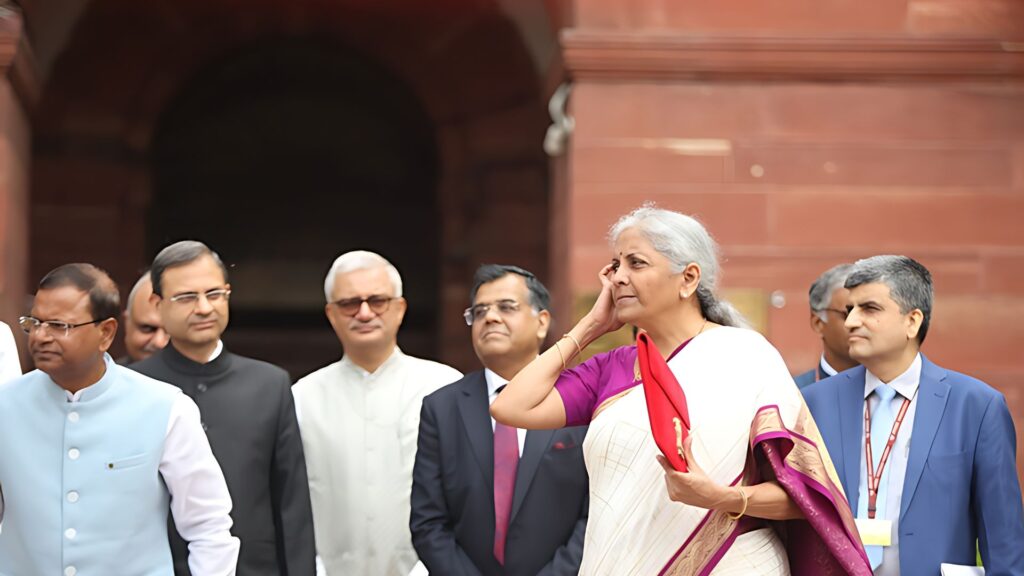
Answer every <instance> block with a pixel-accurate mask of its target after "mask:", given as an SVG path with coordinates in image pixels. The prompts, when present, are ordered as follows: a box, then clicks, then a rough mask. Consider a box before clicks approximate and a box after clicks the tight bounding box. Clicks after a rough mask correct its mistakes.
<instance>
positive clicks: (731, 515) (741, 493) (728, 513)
mask: <svg viewBox="0 0 1024 576" xmlns="http://www.w3.org/2000/svg"><path fill="white" fill-rule="evenodd" d="M736 489H737V490H739V492H740V498H743V508H742V509H741V510H740V512H739V514H736V515H735V516H734V515H733V514H732V513H731V512H726V513H725V515H726V516H728V517H729V519H730V520H739V519H740V518H742V517H743V515H744V514H746V513H747V493H746V492H744V491H743V487H742V486H737V487H736Z"/></svg>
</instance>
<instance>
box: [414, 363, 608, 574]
mask: <svg viewBox="0 0 1024 576" xmlns="http://www.w3.org/2000/svg"><path fill="white" fill-rule="evenodd" d="M489 406H490V404H489V402H488V398H487V381H486V379H485V377H484V373H483V372H473V373H472V374H468V375H466V377H464V378H463V379H462V380H458V381H457V382H454V383H452V384H449V385H448V386H445V387H444V388H441V389H440V390H438V391H437V392H434V393H433V394H431V395H429V396H427V397H426V398H424V399H423V409H422V411H421V414H420V433H419V446H418V448H417V450H416V465H415V468H414V469H413V485H412V514H411V519H410V529H411V531H412V543H413V546H414V547H415V548H416V553H417V554H418V555H419V558H420V560H421V561H422V562H423V564H424V565H425V566H426V567H427V569H428V570H429V571H430V573H431V574H443V575H445V576H478V575H488V576H490V575H504V576H535V575H544V576H556V575H562V576H569V575H573V576H575V574H577V573H578V572H579V570H580V561H581V560H582V558H583V535H584V533H585V532H586V526H587V513H588V511H589V510H588V506H589V503H590V500H589V483H588V481H587V470H586V466H585V465H584V463H583V439H584V436H585V435H586V432H587V429H586V427H575V428H562V429H559V430H530V431H529V432H527V433H526V441H525V443H524V446H523V455H522V457H521V458H520V460H519V467H518V469H517V471H516V484H515V490H514V493H513V498H512V517H511V519H510V521H509V526H508V536H507V538H506V545H505V565H504V566H502V565H501V564H499V563H498V561H497V560H496V559H495V557H494V431H493V429H492V427H491V413H490V411H489Z"/></svg>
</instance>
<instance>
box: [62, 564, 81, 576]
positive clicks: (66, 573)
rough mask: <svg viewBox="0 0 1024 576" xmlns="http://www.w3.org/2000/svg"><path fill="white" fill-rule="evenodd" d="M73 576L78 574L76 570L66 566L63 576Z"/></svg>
mask: <svg viewBox="0 0 1024 576" xmlns="http://www.w3.org/2000/svg"><path fill="white" fill-rule="evenodd" d="M75 574H78V569H77V568H75V567H74V566H68V567H67V568H65V569H64V576H75Z"/></svg>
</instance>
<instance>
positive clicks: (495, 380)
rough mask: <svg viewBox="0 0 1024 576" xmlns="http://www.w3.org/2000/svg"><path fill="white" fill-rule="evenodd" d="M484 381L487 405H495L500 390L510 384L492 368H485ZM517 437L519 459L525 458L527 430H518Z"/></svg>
mask: <svg viewBox="0 0 1024 576" xmlns="http://www.w3.org/2000/svg"><path fill="white" fill-rule="evenodd" d="M484 379H486V380H487V404H488V405H491V404H494V400H495V399H497V398H498V388H501V387H502V386H504V385H505V384H508V380H505V379H504V378H502V377H501V376H498V375H497V374H496V373H494V372H491V369H490V368H484ZM494 425H495V422H494V418H493V417H492V418H491V431H492V432H493V431H494ZM516 435H517V436H518V438H519V457H520V458H522V457H523V445H524V443H525V442H526V430H524V429H522V428H516Z"/></svg>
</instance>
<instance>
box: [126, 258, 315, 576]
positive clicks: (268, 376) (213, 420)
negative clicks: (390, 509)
mask: <svg viewBox="0 0 1024 576" xmlns="http://www.w3.org/2000/svg"><path fill="white" fill-rule="evenodd" d="M150 273H151V275H152V280H153V296H152V298H153V300H154V302H155V303H156V306H157V309H158V310H159V311H160V317H161V320H162V322H163V326H164V329H165V330H167V333H168V334H169V335H170V337H171V343H170V345H168V346H166V347H165V348H164V349H163V350H161V351H159V352H157V353H156V354H154V355H153V356H150V357H149V358H147V359H146V360H143V361H141V362H138V363H136V364H133V365H132V366H130V367H131V368H133V369H135V370H137V371H138V372H141V373H142V374H145V375H147V376H150V377H152V378H156V379H157V380H162V381H164V382H169V383H171V384H174V385H175V386H178V387H179V388H181V389H182V390H183V391H184V392H185V393H186V394H188V395H189V396H190V397H191V398H192V399H193V400H195V402H196V404H198V405H199V412H200V415H201V417H202V421H203V429H204V430H206V434H207V436H208V437H209V439H210V446H211V447H212V448H213V454H214V456H216V457H217V460H218V461H219V462H220V465H221V468H222V469H223V471H224V477H225V479H226V480H227V484H228V490H229V491H230V492H231V500H232V503H233V506H232V509H231V517H232V519H233V520H234V525H233V526H232V529H231V532H232V534H234V535H235V536H237V537H238V538H239V539H240V540H241V541H242V550H241V554H240V555H239V558H238V574H239V576H245V575H254V576H255V575H259V576H263V575H266V576H271V575H273V576H278V575H287V576H296V575H301V576H312V575H313V574H315V570H316V568H315V558H316V552H315V547H314V543H313V518H312V511H311V508H310V502H309V486H308V484H307V480H306V461H305V458H304V457H303V452H302V440H301V438H300V436H299V429H298V424H297V422H296V418H295V405H294V402H293V400H292V394H291V380H290V378H289V377H288V374H287V372H285V371H284V370H282V369H281V368H278V367H277V366H274V365H272V364H268V363H266V362H261V361H259V360H253V359H250V358H245V357H243V356H238V355H236V354H232V353H230V352H228V351H227V350H225V349H224V345H223V343H222V342H221V339H220V337H221V334H222V333H223V332H224V329H225V328H226V327H227V323H228V298H229V297H230V295H231V285H230V284H228V278H227V268H226V267H225V266H224V263H223V262H222V261H221V259H220V257H219V256H218V255H217V253H216V252H213V251H212V250H210V249H209V248H207V247H206V245H204V244H202V243H201V242H194V241H182V242H178V243H176V244H172V245H170V246H168V247H167V248H164V249H163V250H162V251H161V252H160V253H159V254H157V257H156V259H155V260H154V261H153V266H152V268H151V270H150ZM171 532H172V538H171V549H172V552H173V555H174V564H175V573H176V574H178V575H179V576H181V575H187V574H189V571H188V565H187V557H188V550H187V549H186V547H185V545H184V543H183V542H182V540H181V539H180V538H178V537H177V534H176V533H175V532H174V531H173V530H172V531H171Z"/></svg>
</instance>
